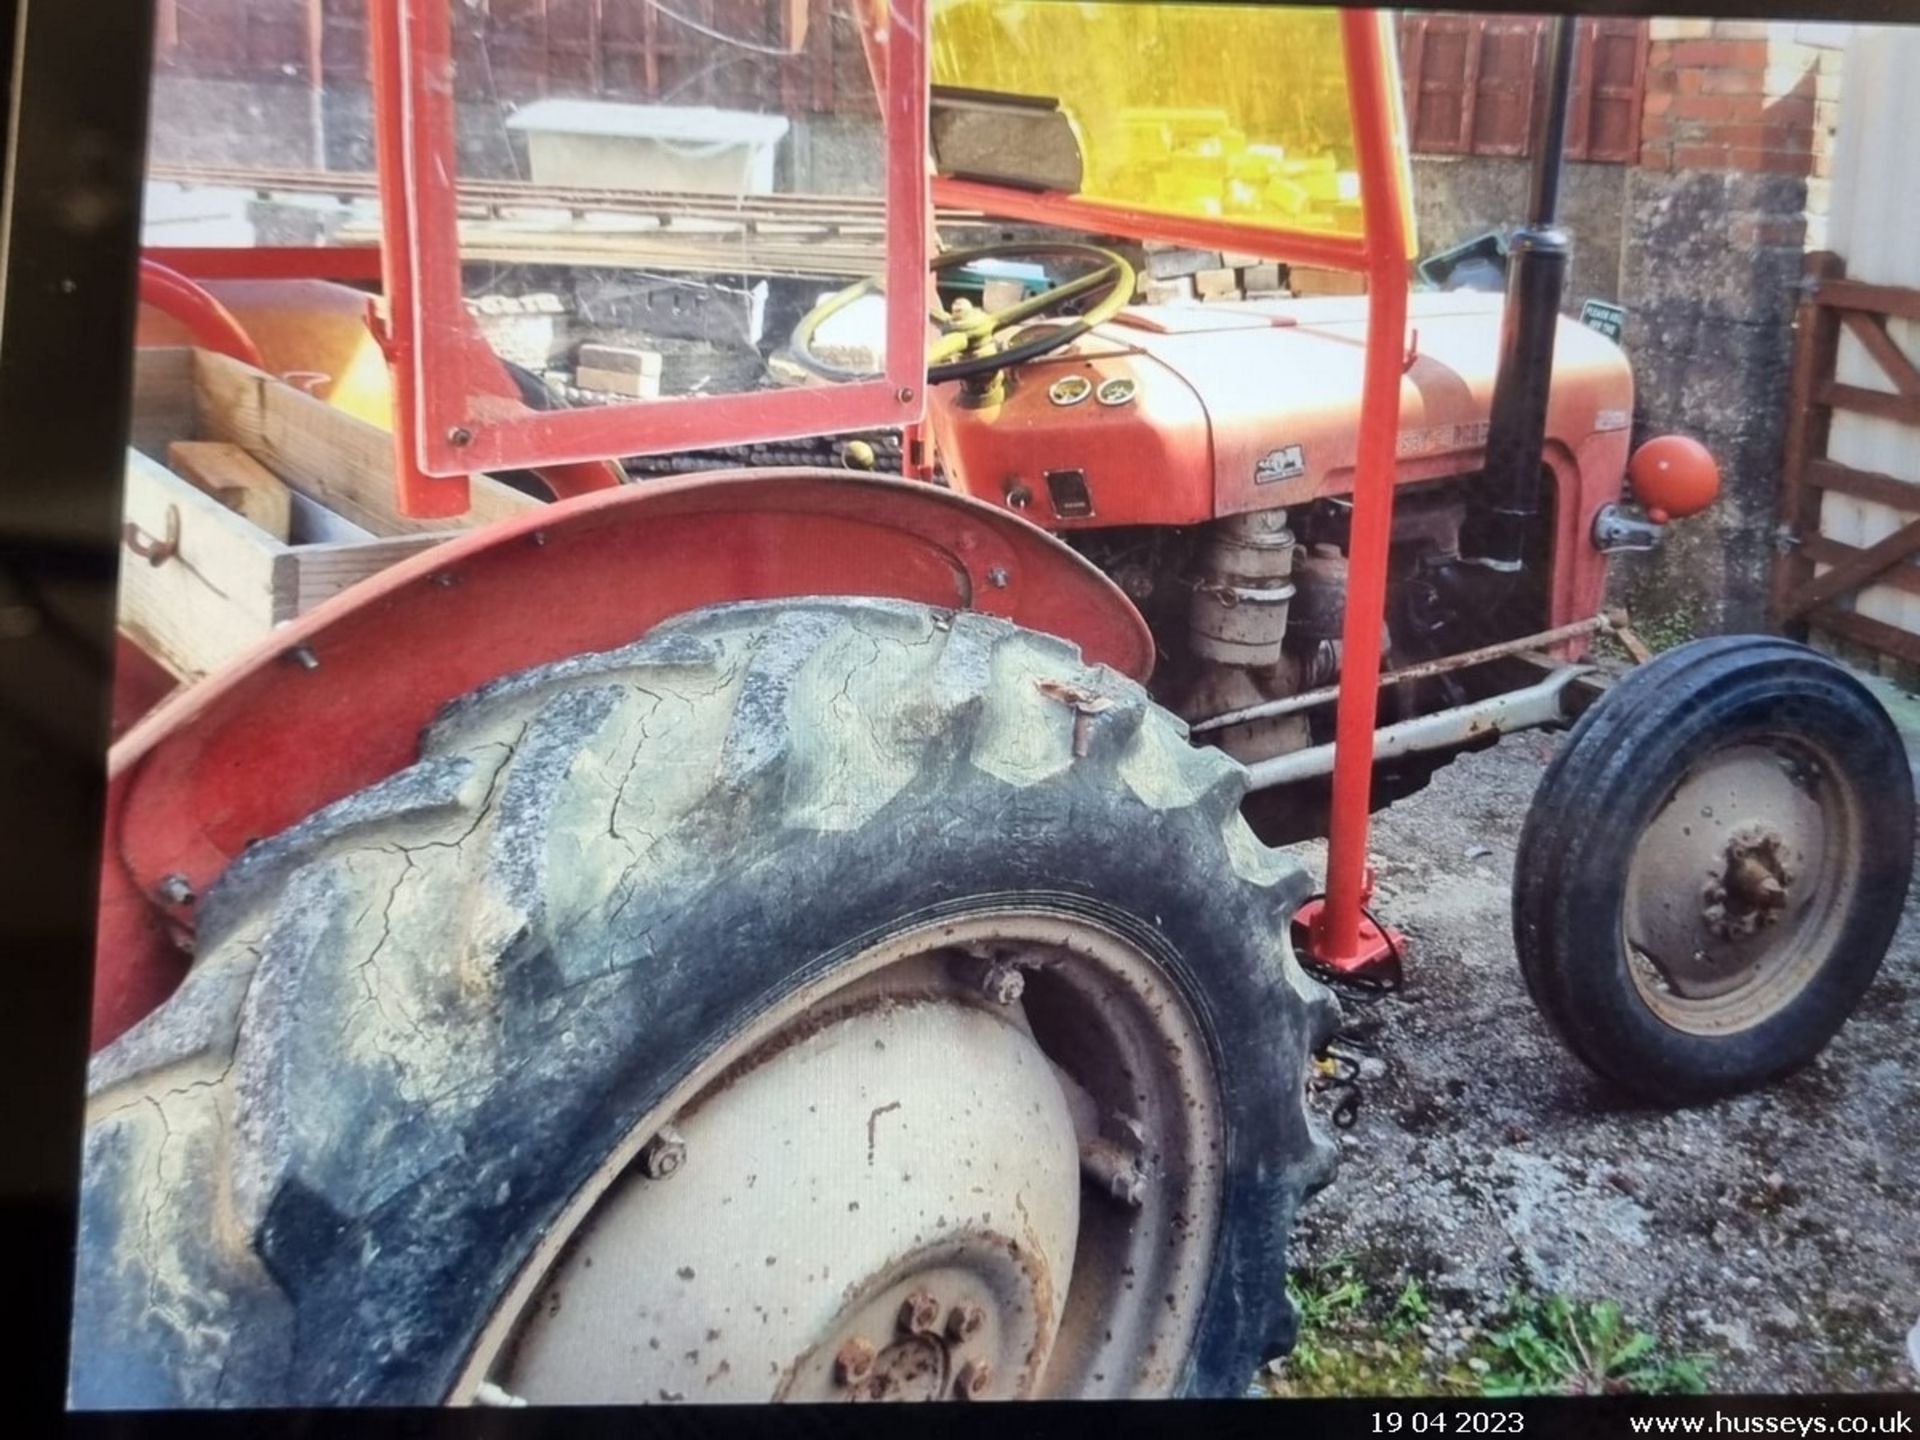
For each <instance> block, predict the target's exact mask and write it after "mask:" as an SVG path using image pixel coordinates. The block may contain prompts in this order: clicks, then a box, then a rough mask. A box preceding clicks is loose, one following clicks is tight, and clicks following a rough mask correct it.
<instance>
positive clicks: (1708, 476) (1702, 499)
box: [1627, 435, 1720, 520]
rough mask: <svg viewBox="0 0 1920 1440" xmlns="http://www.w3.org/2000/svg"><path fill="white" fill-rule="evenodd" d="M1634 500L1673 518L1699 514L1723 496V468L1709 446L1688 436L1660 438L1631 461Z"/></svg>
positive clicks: (1629, 471)
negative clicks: (1717, 462)
mask: <svg viewBox="0 0 1920 1440" xmlns="http://www.w3.org/2000/svg"><path fill="white" fill-rule="evenodd" d="M1627 482H1628V484H1630V485H1631V486H1632V487H1633V498H1634V499H1635V500H1637V501H1639V502H1640V503H1641V504H1642V505H1644V506H1645V507H1646V508H1647V509H1648V510H1649V511H1653V510H1661V511H1665V512H1666V514H1667V515H1668V516H1669V517H1671V518H1672V519H1675V520H1679V519H1683V518H1685V517H1686V516H1688V515H1698V514H1699V513H1700V512H1701V511H1702V510H1704V509H1706V508H1707V506H1709V505H1711V504H1712V503H1713V502H1714V499H1715V497H1716V496H1718V495H1719V493H1720V467H1719V466H1718V465H1716V464H1715V463H1714V461H1713V456H1712V454H1711V453H1709V452H1708V450H1707V447H1706V446H1704V445H1702V444H1701V443H1700V442H1699V441H1698V440H1690V439H1688V438H1687V437H1686V436H1685V435H1660V436H1656V437H1655V438H1654V439H1652V440H1649V441H1647V443H1646V444H1644V445H1642V446H1641V447H1640V448H1639V449H1638V450H1636V451H1634V452H1633V459H1632V460H1630V461H1628V462H1627Z"/></svg>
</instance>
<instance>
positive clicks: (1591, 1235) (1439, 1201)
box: [1295, 735, 1920, 1391]
mask: <svg viewBox="0 0 1920 1440" xmlns="http://www.w3.org/2000/svg"><path fill="white" fill-rule="evenodd" d="M1556 743H1557V742H1556V741H1555V739H1554V738H1552V737H1548V736H1536V735H1523V736H1518V737H1513V738H1510V739H1508V740H1506V741H1504V742H1502V743H1501V744H1500V745H1498V746H1497V747H1495V748H1494V749H1492V750H1489V751H1484V752H1481V753H1480V754H1477V755H1470V756H1467V757H1465V758H1464V759H1462V760H1461V761H1459V762H1458V763H1456V764H1454V765H1452V766H1450V767H1448V768H1447V769H1446V770H1444V771H1442V772H1441V773H1440V774H1439V775H1438V776H1437V777H1436V778H1435V779H1434V782H1433V784H1432V785H1431V786H1429V787H1428V789H1426V790H1425V791H1423V792H1422V793H1421V794H1419V795H1416V796H1414V797H1413V798H1412V799H1410V800H1407V801H1404V802H1402V803H1401V804H1400V805H1397V806H1395V807H1394V808H1393V809H1392V810H1391V811H1389V812H1387V813H1385V814H1383V815H1380V816H1377V817H1376V818H1375V831H1374V834H1375V840H1374V851H1375V857H1376V861H1377V863H1378V864H1379V867H1380V879H1379V889H1378V894H1377V898H1376V908H1377V909H1378V910H1379V911H1380V912H1381V913H1382V916H1383V918H1385V919H1387V920H1388V921H1389V922H1390V923H1392V924H1395V925H1397V926H1399V927H1400V928H1401V929H1403V930H1404V931H1405V932H1406V934H1407V936H1408V938H1409V941H1410V942H1411V948H1412V952H1413V953H1412V956H1411V959H1410V963H1409V966H1408V972H1407V984H1406V987H1405V988H1404V990H1402V991H1401V992H1399V993H1398V994H1395V995H1393V996H1390V997H1388V998H1385V999H1383V1000H1379V1001H1377V1002H1374V1003H1371V1004H1367V1003H1358V1002H1354V1001H1348V1002H1347V1003H1346V1011H1347V1016H1348V1020H1349V1023H1350V1024H1355V1023H1358V1024H1359V1025H1360V1026H1362V1027H1364V1026H1365V1025H1366V1023H1367V1022H1368V1021H1369V1020H1371V1019H1373V1018H1374V1017H1377V1018H1378V1021H1379V1025H1378V1028H1377V1030H1376V1032H1375V1033H1374V1034H1373V1035H1371V1036H1370V1037H1368V1039H1367V1043H1368V1044H1369V1045H1370V1046H1371V1047H1372V1048H1373V1050H1374V1052H1375V1054H1376V1055H1377V1057H1378V1058H1377V1059H1373V1058H1368V1059H1365V1060H1363V1061H1362V1062H1361V1063H1362V1067H1363V1076H1362V1079H1361V1082H1360V1085H1359V1096H1360V1104H1359V1110H1358V1114H1357V1117H1356V1119H1355V1122H1354V1124H1353V1126H1352V1128H1351V1129H1349V1130H1347V1131H1345V1132H1344V1133H1343V1134H1342V1136H1341V1152H1342V1165H1341V1170H1340V1173H1339V1175H1338V1177H1337V1178H1336V1180H1335V1182H1334V1184H1333V1185H1332V1186H1331V1187H1330V1188H1329V1189H1327V1190H1325V1191H1323V1192H1322V1193H1321V1194H1320V1196H1319V1197H1318V1198H1317V1199H1316V1200H1314V1201H1313V1202H1312V1203H1311V1204H1310V1205H1309V1206H1308V1207H1307V1209H1306V1211H1305V1212H1304V1213H1303V1215H1302V1217H1301V1221H1300V1225H1299V1228H1298V1230H1297V1232H1296V1237H1297V1238H1296V1241H1295V1260H1296V1263H1298V1264H1302V1265H1324V1264H1327V1263H1330V1262H1332V1261H1333V1260H1335V1259H1336V1258H1340V1257H1349V1258H1352V1259H1353V1260H1354V1262H1355V1264H1356V1267H1357V1268H1358V1269H1359V1271H1360V1272H1361V1274H1362V1275H1363V1276H1364V1277H1365V1278H1366V1279H1367V1280H1368V1282H1369V1283H1370V1284H1372V1285H1373V1286H1375V1287H1376V1288H1377V1289H1382V1290H1386V1291H1388V1292H1389V1293H1390V1292H1391V1291H1393V1290H1397V1289H1398V1288H1399V1286H1400V1285H1401V1284H1402V1283H1403V1282H1404V1281H1405V1280H1406V1279H1407V1278H1410V1277H1411V1278H1418V1279H1419V1280H1420V1281H1421V1282H1422V1283H1423V1284H1424V1285H1425V1286H1426V1287H1427V1290H1428V1292H1429V1293H1430V1294H1431V1295H1432V1296H1433V1298H1434V1300H1435V1301H1436V1305H1437V1311H1436V1314H1437V1315H1438V1317H1439V1318H1440V1319H1441V1321H1442V1322H1443V1323H1442V1326H1441V1329H1440V1338H1439V1339H1438V1340H1437V1341H1436V1342H1435V1344H1436V1346H1439V1347H1441V1348H1444V1345H1445V1340H1446V1333H1445V1332H1446V1329H1447V1326H1448V1323H1449V1322H1450V1325H1451V1328H1452V1329H1453V1330H1454V1332H1455V1333H1456V1334H1457V1333H1458V1331H1459V1329H1460V1328H1461V1327H1463V1326H1477V1327H1481V1328H1484V1326H1485V1325H1486V1323H1487V1321H1488V1320H1490V1319H1492V1318H1494V1317H1495V1316H1497V1315H1498V1313H1499V1311H1500V1309H1501V1307H1502V1304H1503V1301H1504V1297H1505V1296H1506V1295H1507V1293H1508V1292H1509V1291H1510V1290H1512V1289H1515V1288H1519V1289H1521V1290H1525V1291H1532V1292H1535V1293H1543V1294H1544V1293H1560V1294H1566V1295H1569V1296H1572V1297H1577V1298H1582V1299H1588V1300H1601V1299H1611V1300H1613V1301H1616V1302H1617V1303H1618V1304H1619V1305H1620V1306H1621V1307H1622V1309H1623V1310H1624V1311H1625V1313H1626V1315H1627V1316H1628V1318H1629V1319H1630V1320H1632V1321H1635V1322H1637V1323H1638V1324H1639V1325H1641V1326H1643V1327H1644V1328H1647V1329H1650V1330H1653V1331H1654V1332H1655V1333H1656V1334H1657V1335H1658V1337H1659V1338H1660V1340H1661V1341H1662V1342H1663V1343H1664V1344H1666V1345H1668V1346H1671V1347H1673V1348H1674V1349H1676V1350H1684V1351H1691V1352H1703V1353H1708V1354H1713V1355H1716V1356H1718V1357H1719V1358H1718V1361H1717V1364H1716V1365H1715V1368H1714V1370H1713V1372H1712V1374H1713V1386H1714V1388H1715V1389H1717V1390H1730V1391H1731V1390H1749V1391H1814V1390H1863V1389H1913V1388H1920V1386H1917V1384H1916V1374H1915V1370H1914V1368H1913V1363H1912V1361H1910V1360H1909V1358H1908V1342H1907V1336H1908V1332H1909V1330H1910V1329H1912V1328H1913V1327H1914V1325H1915V1321H1916V1316H1920V1104H1917V1103H1916V1102H1917V1101H1920V1087H1917V1086H1916V1082H1915V1077H1916V1076H1920V922H1916V919H1915V916H1914V914H1913V912H1912V911H1911V910H1910V911H1909V913H1908V917H1907V921H1906V923H1905V924H1904V925H1903V926H1902V928H1901V931H1900V934H1899V936H1898V937H1897V939H1896V940H1895V942H1894V948H1893V951H1892V954H1891V955H1890V956H1889V957H1888V960H1887V963H1886V964H1885V966H1884V967H1883V968H1882V970H1881V973H1880V977H1879V979H1878V980H1877V981H1876V982H1875V984H1874V987H1873V989H1872V990H1871V991H1870V992H1869V994H1868V995H1867V998H1866V1000H1865V1002H1864V1003H1863V1004H1862V1006H1861V1008H1860V1010H1859V1011H1858V1013H1857V1014H1856V1015H1855V1017H1854V1019H1853V1020H1852V1022H1851V1023H1850V1024H1849V1025H1848V1026H1847V1028H1846V1029H1845V1030H1844V1031H1843V1032H1842V1033H1841V1035H1840V1036H1839V1038H1838V1039H1837V1040H1836V1041H1835V1042H1834V1043H1833V1044H1832V1045H1831V1046H1830V1047H1829V1048H1828V1050H1827V1051H1826V1053H1825V1054H1824V1055H1822V1056H1821V1058H1820V1059H1819V1060H1818V1061H1817V1062H1816V1063H1815V1064H1814V1066H1812V1067H1811V1068H1810V1069H1808V1070H1806V1071H1804V1072H1802V1073H1801V1074H1799V1075H1797V1076H1794V1077H1792V1078H1791V1079H1789V1080H1787V1081H1785V1082H1783V1083H1781V1084H1779V1085H1777V1086H1775V1087H1773V1088H1772V1089H1770V1090H1768V1091H1766V1092H1765V1093H1762V1094H1756V1095H1747V1096H1742V1097H1740V1098H1737V1099H1734V1100H1729V1101H1724V1102H1721V1103H1717V1104H1713V1105H1709V1106H1705V1107H1702V1108H1698V1109H1694V1110H1690V1111H1684V1112H1680V1113H1673V1114H1666V1113H1661V1112H1659V1111H1657V1110H1651V1109H1647V1108H1644V1107H1641V1106H1638V1105H1636V1104H1635V1103H1634V1102H1632V1101H1630V1100H1627V1099H1625V1098H1623V1097H1622V1096H1621V1095H1620V1094H1618V1093H1617V1092H1615V1091H1612V1090H1610V1089H1609V1088H1608V1087H1607V1086H1605V1085H1604V1084H1603V1083H1602V1082H1600V1081H1599V1080H1597V1079H1596V1078H1594V1077H1593V1076H1592V1075H1591V1074H1590V1073H1589V1072H1588V1071H1587V1070H1586V1069H1585V1068H1584V1067H1583V1066H1582V1065H1581V1064H1580V1062H1578V1061H1577V1060H1575V1059H1574V1058H1573V1057H1572V1056H1571V1055H1569V1054H1567V1053H1566V1052H1565V1051H1563V1050H1562V1049H1561V1048H1560V1047H1559V1045H1558V1043H1557V1042H1556V1041H1555V1040H1554V1039H1553V1037H1552V1035H1551V1034H1550V1033H1549V1032H1548V1030H1547V1028H1546V1026H1545V1024H1544V1022H1542V1021H1541V1019H1540V1018H1539V1017H1538V1016H1537V1015H1536V1014H1535V1012H1534V1010H1533V1007H1532V1004H1531V1002H1530V1001H1529V1000H1528V998H1527V995H1526V991H1525V987H1524V986H1523V984H1522V982H1521V979H1520V974H1519V970H1518V968H1517V966H1516V964H1515V961H1514V956H1513V945H1512V940H1511V937H1510V930H1509V915H1508V887H1509V878H1510V876H1511V874H1512V870H1513V865H1514V853H1515V843H1516V841H1517V839H1518V836H1519V831H1520V825H1521V821H1522V819H1523V818H1524V816H1525V814H1526V809H1527V804H1528V802H1529V800H1530V798H1531V796H1532V793H1533V789H1534V786H1535V784H1536V783H1537V781H1538V779H1539V776H1540V773H1541V771H1542V770H1543V769H1544V768H1545V766H1546V763H1547V761H1548V759H1549V758H1550V757H1551V755H1552V753H1553V750H1554V746H1555V744H1556ZM1301 849H1302V852H1303V855H1304V857H1305V858H1307V859H1308V861H1309V863H1310V864H1311V865H1312V866H1313V868H1314V873H1316V874H1318V873H1321V870H1322V866H1323V859H1322V854H1321V853H1320V847H1317V846H1304V847H1301ZM1914 894H1916V895H1920V889H1916V890H1915V892H1914ZM1322 1103H1323V1105H1324V1104H1325V1103H1326V1101H1325V1100H1323V1102H1322ZM1449 1311H1455V1312H1458V1313H1457V1315H1449V1314H1448V1312H1449ZM1468 1333H1469V1334H1471V1333H1472V1332H1471V1330H1469V1331H1468ZM1455 1343H1456V1344H1457V1341H1456V1342H1455Z"/></svg>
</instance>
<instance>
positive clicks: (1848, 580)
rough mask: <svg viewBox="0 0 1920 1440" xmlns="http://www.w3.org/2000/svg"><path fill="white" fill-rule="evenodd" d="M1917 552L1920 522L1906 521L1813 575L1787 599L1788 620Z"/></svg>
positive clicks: (1853, 588) (1855, 586) (1841, 593)
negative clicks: (1874, 542)
mask: <svg viewBox="0 0 1920 1440" xmlns="http://www.w3.org/2000/svg"><path fill="white" fill-rule="evenodd" d="M1916 550H1920V520H1913V521H1909V522H1908V523H1907V524H1905V525H1903V526H1901V527H1900V528H1899V529H1898V530H1896V531H1894V532H1893V533H1892V534H1891V535H1889V536H1887V537H1886V538H1885V539H1883V540H1881V541H1879V542H1878V543H1877V544H1874V545H1869V546H1868V547H1867V548H1866V549H1864V550H1856V551H1854V553H1853V554H1852V555H1851V556H1849V557H1848V558H1847V559H1846V560H1844V561H1842V562H1841V563H1840V564H1838V565H1835V566H1834V567H1833V568H1832V569H1831V570H1828V571H1826V572H1825V573H1824V574H1821V575H1816V576H1814V578H1813V579H1811V580H1809V581H1808V582H1807V583H1806V584H1804V585H1802V586H1801V587H1800V588H1799V589H1798V590H1796V591H1794V593H1793V594H1792V595H1790V596H1788V597H1787V604H1786V615H1787V617H1788V618H1793V617H1795V616H1799V615H1804V614H1805V613H1806V612H1807V611H1809V610H1811V609H1813V608H1814V607H1815V606H1817V605H1823V604H1825V603H1826V602H1827V601H1829V600H1832V599H1834V598H1835V597H1837V596H1840V595H1844V594H1846V593H1847V592H1848V591H1849V590H1858V589H1859V588H1860V587H1861V586H1863V585H1865V584H1867V583H1868V582H1869V581H1871V580H1872V579H1873V578H1874V577H1875V576H1876V575H1878V574H1879V573H1880V572H1881V571H1882V570H1885V569H1886V568H1887V567H1888V566H1889V565H1896V564H1898V563H1899V562H1900V561H1902V560H1904V559H1906V558H1907V557H1908V556H1909V555H1911V554H1913V553H1914V552H1915V551H1916Z"/></svg>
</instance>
